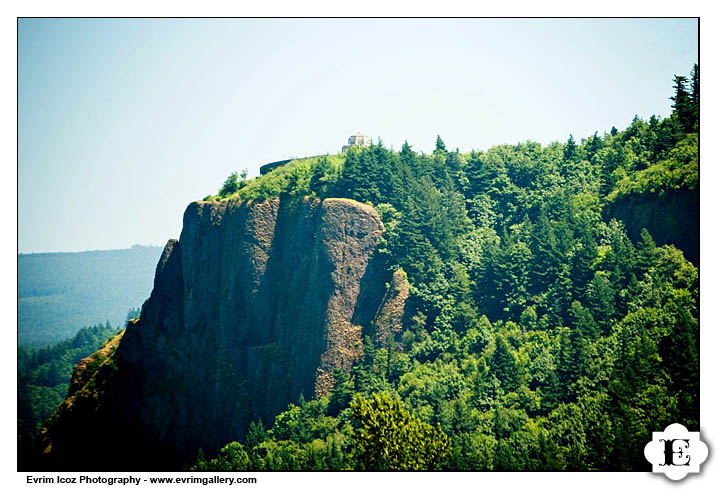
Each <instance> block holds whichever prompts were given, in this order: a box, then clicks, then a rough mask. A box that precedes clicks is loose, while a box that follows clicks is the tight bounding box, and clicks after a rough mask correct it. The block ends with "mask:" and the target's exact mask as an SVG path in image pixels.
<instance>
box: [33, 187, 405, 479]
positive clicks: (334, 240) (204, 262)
mask: <svg viewBox="0 0 718 490" xmlns="http://www.w3.org/2000/svg"><path fill="white" fill-rule="evenodd" d="M382 232H383V225H382V223H381V220H380V219H379V217H378V215H377V214H376V212H375V211H374V209H373V208H372V207H371V206H367V205H364V204H361V203H358V202H356V201H351V200H348V199H326V200H324V201H319V200H316V199H303V200H301V199H283V200H281V201H280V200H277V199H275V200H271V201H265V202H250V203H247V202H240V201H222V202H195V203H192V204H190V205H189V206H188V208H187V210H186V211H185V214H184V222H183V229H182V234H181V236H180V239H179V241H177V240H170V241H169V242H168V243H167V245H166V247H165V249H164V251H163V253H162V256H161V258H160V261H159V263H158V265H157V270H156V274H155V281H154V289H153V291H152V294H151V296H150V298H149V299H148V300H147V301H146V302H145V304H144V305H143V307H142V313H141V315H140V318H139V319H137V320H134V321H131V322H130V323H129V324H128V326H127V329H126V331H125V332H124V335H123V336H121V337H120V336H118V337H117V338H116V339H113V341H112V342H110V343H109V344H108V346H106V347H105V348H104V351H101V352H98V353H96V354H95V355H93V357H91V358H88V359H86V360H83V361H81V362H80V364H78V367H77V368H76V369H75V373H74V374H73V382H72V388H71V391H70V394H69V396H68V398H67V400H66V401H65V402H64V403H63V405H61V406H60V407H59V408H58V410H57V411H56V413H55V414H54V415H53V416H52V417H51V419H50V420H49V421H48V422H47V423H46V425H45V427H44V428H43V429H42V434H41V438H42V444H43V447H44V450H43V455H42V458H41V459H42V461H43V466H44V467H45V468H47V469H50V468H54V469H63V470H80V469H82V470H129V469H149V468H151V469H153V470H162V469H168V470H170V469H179V468H181V467H182V465H184V464H187V463H191V462H192V461H193V460H194V458H195V457H196V451H197V450H198V449H199V448H203V449H204V450H205V451H210V452H211V451H215V450H217V449H219V448H220V447H222V446H223V445H224V444H226V443H228V442H230V441H232V440H242V438H243V437H244V435H245V432H246V429H247V426H248V424H249V422H250V421H252V420H256V419H260V418H261V419H262V420H263V421H264V423H265V425H269V424H271V422H272V420H273V418H274V416H275V415H276V414H277V413H279V412H280V411H282V410H284V409H285V408H286V406H287V404H288V403H289V402H296V401H297V399H298V398H299V396H300V394H303V395H304V396H305V397H307V398H309V397H313V396H317V397H319V396H322V395H325V394H327V393H328V392H329V391H330V390H331V385H332V376H331V373H332V371H333V370H334V369H335V368H342V369H344V370H347V371H348V370H349V369H350V368H351V366H352V364H353V363H354V362H355V361H356V360H357V359H358V358H359V357H360V356H361V352H362V337H363V335H366V334H367V333H373V334H374V335H375V336H377V334H376V331H377V325H375V320H376V319H379V320H380V322H379V331H380V334H379V336H382V337H384V336H386V335H387V332H390V331H391V332H397V331H398V330H399V329H400V325H395V324H396V323H397V321H398V320H397V319H398V318H400V317H401V315H400V314H399V313H398V312H400V311H401V310H402V308H403V304H404V301H405V299H406V296H407V291H408V285H407V284H403V283H402V281H404V282H405V278H403V276H402V275H397V274H394V275H393V276H392V274H391V273H390V272H388V271H387V270H386V267H385V266H384V264H382V263H381V260H380V258H378V257H376V256H375V254H374V251H375V248H376V245H377V242H378V240H379V239H380V237H381V235H382ZM397 281H399V284H397ZM389 283H392V284H393V286H392V287H390V288H389V289H387V284H389ZM383 309H387V311H383ZM379 340H380V342H381V341H382V340H383V338H382V339H379Z"/></svg>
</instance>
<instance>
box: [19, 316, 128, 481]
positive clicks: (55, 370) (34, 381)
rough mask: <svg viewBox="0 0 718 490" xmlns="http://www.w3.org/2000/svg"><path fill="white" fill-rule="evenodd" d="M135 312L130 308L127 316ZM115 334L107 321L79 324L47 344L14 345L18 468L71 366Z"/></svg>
mask: <svg viewBox="0 0 718 490" xmlns="http://www.w3.org/2000/svg"><path fill="white" fill-rule="evenodd" d="M138 314H139V311H138V310H134V311H131V312H130V313H129V314H128V316H131V315H134V316H137V315H138ZM116 334H117V329H116V328H113V327H112V326H111V325H110V324H109V322H107V323H105V324H104V325H103V324H97V325H95V326H93V327H85V328H82V329H81V330H80V331H79V332H77V333H76V334H75V336H74V337H72V338H70V339H67V340H63V341H62V342H59V343H57V344H55V345H53V346H51V347H45V348H42V349H30V348H27V347H23V346H19V347H18V352H17V353H18V364H17V440H18V462H19V464H20V468H21V469H22V467H23V465H24V464H25V463H26V462H27V461H28V460H29V457H30V455H31V453H32V450H33V447H34V442H35V438H36V436H37V434H38V431H39V430H40V427H41V425H42V424H43V422H45V420H47V418H48V417H49V416H50V415H51V414H52V413H53V412H54V411H55V409H56V408H57V406H58V405H60V403H62V401H63V400H64V399H65V397H66V396H67V390H68V388H69V387H70V377H71V375H72V369H73V367H74V366H75V364H77V362H78V361H79V360H80V359H83V358H85V357H87V356H89V355H90V354H92V353H93V352H95V351H96V350H97V349H99V348H100V347H101V346H102V344H103V343H104V342H106V341H107V340H108V339H109V338H111V337H112V336H114V335H116Z"/></svg>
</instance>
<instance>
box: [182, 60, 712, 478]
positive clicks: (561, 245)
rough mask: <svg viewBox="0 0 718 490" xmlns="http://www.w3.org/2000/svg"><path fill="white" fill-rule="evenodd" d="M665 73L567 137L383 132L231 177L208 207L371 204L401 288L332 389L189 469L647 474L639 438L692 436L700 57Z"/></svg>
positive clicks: (695, 379)
mask: <svg viewBox="0 0 718 490" xmlns="http://www.w3.org/2000/svg"><path fill="white" fill-rule="evenodd" d="M674 83H675V85H674V89H675V93H674V95H673V97H672V100H673V112H672V114H671V115H670V116H669V117H667V118H664V119H660V118H658V117H655V116H654V117H651V118H650V119H649V120H648V121H644V120H642V119H641V118H639V117H636V118H634V120H633V122H632V123H631V125H630V126H628V127H627V128H626V129H625V130H623V131H618V130H617V129H616V128H615V127H614V128H611V130H610V131H609V132H607V133H604V134H603V135H599V134H598V132H596V133H594V134H593V135H591V136H589V137H587V138H585V139H582V140H580V141H576V140H575V139H574V138H573V136H571V137H570V138H569V139H568V141H567V142H566V143H564V144H560V143H553V144H550V145H548V146H542V145H540V144H538V143H534V142H530V141H529V142H526V143H521V144H516V145H500V146H495V147H493V148H490V149H488V150H487V151H472V152H471V153H468V154H462V153H459V151H458V150H456V151H450V150H448V149H447V146H446V145H445V144H444V142H443V141H442V139H441V138H440V137H438V138H437V140H436V149H435V151H434V152H433V153H432V154H420V153H417V152H415V151H413V150H412V148H411V146H410V145H409V144H408V143H405V144H404V145H403V147H402V148H401V150H400V151H398V152H397V151H391V150H389V149H387V148H386V147H385V146H384V145H383V144H382V142H381V141H379V142H378V143H376V144H373V145H372V146H371V147H369V148H356V147H354V148H351V149H350V150H349V151H347V152H346V153H345V154H343V155H333V156H321V157H313V158H307V159H301V160H296V161H293V162H291V163H289V164H287V165H285V166H283V167H281V168H278V169H277V170H274V171H273V172H271V173H269V174H267V175H266V176H263V177H261V178H257V179H253V180H249V181H247V180H246V179H244V178H243V179H242V180H241V181H240V180H239V179H237V177H236V174H235V175H233V176H231V177H230V178H229V179H227V181H226V182H225V184H224V185H223V186H222V189H220V192H219V194H218V195H217V196H215V197H213V199H229V198H241V199H267V198H272V197H277V196H280V197H282V198H292V196H297V197H302V196H316V197H320V198H325V197H347V198H353V199H356V200H359V201H362V202H367V203H371V204H373V205H374V207H375V208H376V210H377V211H378V212H379V214H380V216H381V218H382V221H383V222H384V225H385V228H386V231H385V233H384V237H383V241H382V244H381V248H380V253H381V254H382V255H383V256H384V258H385V259H386V262H387V265H388V266H389V267H391V268H393V269H398V268H401V269H403V270H404V271H405V272H406V274H407V277H408V279H409V281H410V283H411V296H410V299H409V303H408V312H407V313H406V315H405V320H406V321H405V330H404V332H403V333H402V334H401V335H400V336H397V337H396V338H395V339H390V340H391V341H390V342H389V344H388V345H387V346H386V347H382V348H380V347H379V346H378V345H375V342H374V339H372V338H371V337H370V336H368V337H366V339H365V344H364V355H363V359H362V360H361V361H360V362H359V363H358V364H356V365H355V366H354V368H353V369H352V371H351V372H350V373H345V372H343V371H341V370H338V371H335V373H334V378H335V384H334V388H333V390H332V392H331V394H330V395H329V396H327V397H324V398H321V399H319V400H310V401H307V400H304V398H303V397H301V398H300V400H297V402H296V404H290V406H289V407H287V409H286V411H284V412H283V413H281V414H279V415H277V416H276V418H275V420H273V421H261V420H258V421H256V422H254V423H253V424H252V425H251V426H250V430H249V433H248V435H247V437H246V440H244V441H238V442H233V443H231V444H229V445H227V446H226V447H224V448H223V449H222V450H221V451H220V453H219V454H216V455H215V454H212V455H205V454H203V453H200V457H199V459H198V461H197V463H196V464H195V466H194V469H200V470H206V469H234V470H241V469H255V470H263V469H271V470H295V469H317V470H322V469H325V470H326V469H330V470H339V469H350V468H355V469H433V468H441V469H453V470H466V469H475V470H559V469H561V470H564V469H566V470H591V469H600V470H643V469H646V468H648V467H649V466H648V463H647V462H646V461H645V459H644V457H643V447H644V445H645V443H646V441H649V440H650V438H651V435H650V434H651V432H652V431H657V430H663V429H664V428H665V427H666V426H667V425H668V424H670V423H673V422H680V423H682V424H684V425H685V426H687V427H688V428H689V430H698V416H699V414H698V393H699V391H698V388H699V384H698V381H699V378H698V374H699V372H698V353H699V346H698V340H699V331H698V270H697V267H696V266H697V259H698V250H697V244H698V221H697V214H698V208H697V206H698V200H697V193H698V107H699V105H698V104H699V81H698V67H697V66H695V67H694V69H693V72H692V73H691V76H690V79H688V78H686V77H682V76H676V77H675V79H674ZM631 199H632V200H637V201H636V202H641V203H643V204H645V203H648V204H649V205H650V206H651V208H650V209H658V210H659V211H660V213H658V214H659V215H665V216H667V217H668V218H670V217H671V216H673V215H674V213H682V214H681V216H684V218H681V220H680V221H676V220H674V221H670V219H666V220H663V221H661V220H656V219H654V218H651V219H644V221H643V222H641V221H640V220H641V219H643V218H642V215H640V213H638V214H636V215H635V216H634V214H632V213H626V212H623V216H620V215H621V211H620V209H619V208H620V206H619V205H621V203H625V202H627V201H628V200H631ZM662 207H663V208H662ZM682 208H684V209H682ZM617 209H619V210H618V211H617ZM644 214H645V213H644ZM644 217H645V216H644ZM685 217H688V218H685ZM617 218H618V219H617ZM641 225H645V226H641ZM639 226H640V228H639V229H638V230H637V231H634V230H635V229H636V228H637V227H639ZM627 230H630V231H631V232H630V233H628V232H627ZM681 235H687V236H688V238H689V240H688V241H683V242H681V243H680V244H679V243H678V240H677V239H676V237H679V236H681ZM677 244H678V245H681V246H682V247H683V249H680V248H677V247H676V245H677ZM686 257H689V258H690V259H691V260H688V259H687V258H686ZM265 424H268V425H267V426H266V427H265Z"/></svg>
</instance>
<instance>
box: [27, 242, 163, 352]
mask: <svg viewBox="0 0 718 490" xmlns="http://www.w3.org/2000/svg"><path fill="white" fill-rule="evenodd" d="M161 251H162V249H161V248H160V247H149V246H148V247H145V246H140V245H135V246H133V247H132V248H131V249H126V250H97V251H90V252H77V253H42V254H20V255H18V258H17V263H18V292H17V306H18V325H17V330H18V344H19V345H26V346H40V347H41V346H46V345H49V344H51V343H53V342H57V341H58V340H63V339H67V338H69V337H72V336H73V335H75V334H76V333H77V331H78V330H79V328H80V327H81V326H82V325H93V324H96V323H98V322H105V321H108V320H109V321H110V323H112V324H113V325H115V326H121V325H122V324H123V322H124V320H125V315H126V314H127V310H129V309H130V308H138V307H139V306H141V305H142V303H143V302H144V300H145V299H147V297H148V296H149V294H150V291H151V290H152V277H153V275H154V272H155V266H156V265H157V259H158V258H159V256H160V253H161Z"/></svg>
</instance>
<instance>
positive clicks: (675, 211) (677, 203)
mask: <svg viewBox="0 0 718 490" xmlns="http://www.w3.org/2000/svg"><path fill="white" fill-rule="evenodd" d="M699 201H700V199H699V195H698V191H697V190H692V189H683V190H679V191H672V192H665V193H662V194H661V195H659V196H654V195H651V194H649V195H644V196H640V195H639V196H627V197H623V198H621V199H618V200H616V201H614V202H612V203H610V205H609V206H608V207H607V208H606V216H607V218H609V219H610V218H616V219H619V220H622V221H623V222H624V223H625V225H626V232H627V233H628V236H629V237H630V238H631V240H633V242H634V243H637V242H638V241H639V240H640V237H641V230H642V229H643V228H645V229H647V230H648V232H649V233H650V234H651V236H652V237H653V239H654V240H655V241H656V244H657V245H659V246H660V245H665V244H669V245H675V246H676V247H678V248H679V249H681V250H682V251H683V253H684V254H685V257H686V258H687V259H688V260H690V261H691V262H693V264H695V265H699V263H700V243H699V228H700V226H699V225H700V220H699V213H698V208H699Z"/></svg>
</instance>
